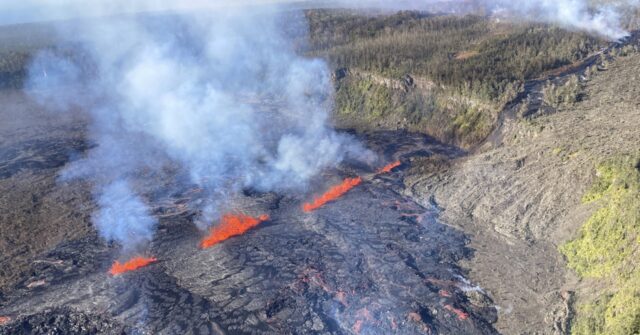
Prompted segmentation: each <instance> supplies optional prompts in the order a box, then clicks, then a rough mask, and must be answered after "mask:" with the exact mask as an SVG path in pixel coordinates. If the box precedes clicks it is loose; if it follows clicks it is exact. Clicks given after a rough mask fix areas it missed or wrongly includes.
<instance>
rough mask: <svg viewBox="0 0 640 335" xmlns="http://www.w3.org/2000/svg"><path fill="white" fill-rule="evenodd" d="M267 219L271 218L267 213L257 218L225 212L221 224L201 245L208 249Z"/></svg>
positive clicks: (212, 230) (213, 229)
mask: <svg viewBox="0 0 640 335" xmlns="http://www.w3.org/2000/svg"><path fill="white" fill-rule="evenodd" d="M267 220H269V215H267V214H263V215H260V216H259V217H257V218H256V217H252V216H249V215H244V214H225V215H224V216H222V220H221V222H220V224H219V225H217V226H215V227H213V228H211V231H210V233H209V235H208V236H207V237H205V238H204V239H203V240H202V242H200V247H201V248H202V249H206V248H209V247H212V246H214V245H216V244H218V243H220V242H222V241H224V240H226V239H228V238H231V237H233V236H238V235H242V234H244V233H245V232H247V231H248V230H249V229H251V228H253V227H255V226H257V225H259V224H260V223H262V222H264V221H267Z"/></svg>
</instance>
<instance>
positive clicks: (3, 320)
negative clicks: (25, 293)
mask: <svg viewBox="0 0 640 335" xmlns="http://www.w3.org/2000/svg"><path fill="white" fill-rule="evenodd" d="M9 322H11V317H8V316H0V326H2V325H5V324H7V323H9Z"/></svg>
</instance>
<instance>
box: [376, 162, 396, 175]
mask: <svg viewBox="0 0 640 335" xmlns="http://www.w3.org/2000/svg"><path fill="white" fill-rule="evenodd" d="M400 165H402V162H400V161H395V162H393V163H390V164H387V165H385V166H384V167H382V168H381V169H380V170H378V174H383V173H389V172H391V170H393V169H395V168H397V167H398V166H400Z"/></svg>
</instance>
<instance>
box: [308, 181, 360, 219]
mask: <svg viewBox="0 0 640 335" xmlns="http://www.w3.org/2000/svg"><path fill="white" fill-rule="evenodd" d="M361 182H362V178H360V177H356V178H347V179H345V180H344V181H343V182H342V183H341V184H339V185H336V186H333V187H331V188H330V189H329V190H328V191H327V192H325V193H324V194H323V195H322V196H320V197H319V198H315V199H314V200H313V202H307V203H305V204H304V205H302V210H303V211H305V212H311V211H314V210H316V209H318V208H320V207H322V206H324V205H325V204H326V203H328V202H330V201H333V200H335V199H338V198H340V197H341V196H343V195H344V194H345V193H347V192H349V190H350V189H352V188H354V187H356V186H358V185H360V183H361Z"/></svg>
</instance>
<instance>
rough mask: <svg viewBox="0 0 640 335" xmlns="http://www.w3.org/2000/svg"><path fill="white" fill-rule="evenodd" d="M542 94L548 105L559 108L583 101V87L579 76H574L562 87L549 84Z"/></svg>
mask: <svg viewBox="0 0 640 335" xmlns="http://www.w3.org/2000/svg"><path fill="white" fill-rule="evenodd" d="M542 93H543V95H544V102H545V103H546V104H547V105H549V106H551V107H553V108H559V107H562V106H568V105H572V104H575V103H576V102H579V101H580V100H582V95H583V87H582V83H581V82H580V79H579V78H578V76H576V75H573V76H571V77H570V78H569V80H567V81H566V82H565V83H564V84H562V85H556V84H554V83H553V82H548V83H547V84H546V85H545V86H544V88H543V89H542Z"/></svg>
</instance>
